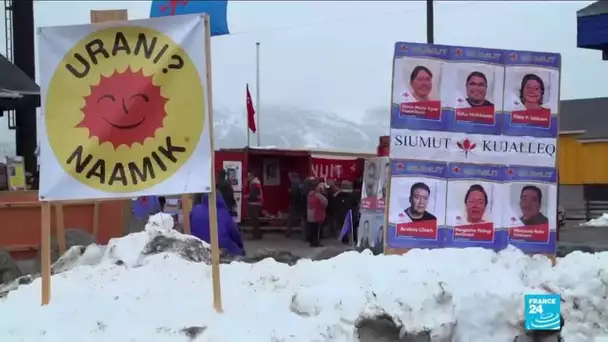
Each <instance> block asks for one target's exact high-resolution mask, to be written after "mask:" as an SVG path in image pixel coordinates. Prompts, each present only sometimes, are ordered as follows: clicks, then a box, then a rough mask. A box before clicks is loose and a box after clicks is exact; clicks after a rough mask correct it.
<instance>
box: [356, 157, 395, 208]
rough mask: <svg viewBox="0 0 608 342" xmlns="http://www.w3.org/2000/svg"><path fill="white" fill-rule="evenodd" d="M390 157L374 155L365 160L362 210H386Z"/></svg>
mask: <svg viewBox="0 0 608 342" xmlns="http://www.w3.org/2000/svg"><path fill="white" fill-rule="evenodd" d="M389 172H390V159H389V158H388V157H374V158H368V159H366V160H365V166H364V168H363V184H362V188H361V210H362V211H365V210H368V211H373V212H384V208H385V199H386V196H387V194H388V180H389V179H388V177H390V173H389Z"/></svg>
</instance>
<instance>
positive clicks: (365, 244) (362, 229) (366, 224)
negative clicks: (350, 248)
mask: <svg viewBox="0 0 608 342" xmlns="http://www.w3.org/2000/svg"><path fill="white" fill-rule="evenodd" d="M372 218H373V217H369V216H367V215H365V216H363V215H362V217H361V219H362V220H361V222H363V224H360V225H359V232H358V235H359V241H358V243H357V247H362V248H370V247H371V246H372V245H371V244H370V242H373V240H372V238H373V237H372V236H371V228H370V220H371V219H372Z"/></svg>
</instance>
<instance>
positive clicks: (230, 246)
mask: <svg viewBox="0 0 608 342" xmlns="http://www.w3.org/2000/svg"><path fill="white" fill-rule="evenodd" d="M216 199H217V222H218V226H217V230H218V242H219V245H220V249H222V250H224V251H226V252H227V253H228V254H231V255H245V248H244V247H243V239H242V238H241V233H240V231H239V229H238V228H237V226H236V223H235V222H234V219H233V218H232V215H230V212H229V211H228V206H227V205H226V202H224V199H223V198H222V195H221V194H219V193H218V194H217V196H216ZM190 230H191V232H192V235H194V236H196V237H197V238H199V239H201V240H203V241H205V242H207V243H211V233H210V227H209V195H208V194H203V195H202V196H201V198H200V202H199V203H196V205H195V206H194V208H192V211H191V212H190Z"/></svg>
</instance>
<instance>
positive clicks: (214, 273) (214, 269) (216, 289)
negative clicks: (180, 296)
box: [203, 14, 223, 313]
mask: <svg viewBox="0 0 608 342" xmlns="http://www.w3.org/2000/svg"><path fill="white" fill-rule="evenodd" d="M203 20H204V21H205V31H206V34H207V35H206V37H205V63H206V67H207V101H208V102H209V106H208V108H209V113H205V114H207V115H208V117H209V120H208V122H209V136H210V137H211V141H210V146H211V193H210V194H209V197H211V198H209V221H210V222H209V226H210V228H211V229H210V231H211V232H210V235H211V236H210V237H211V277H212V282H213V307H214V308H215V311H216V312H217V313H221V312H223V309H222V290H221V287H220V286H221V284H220V252H219V250H220V248H219V242H218V233H217V203H216V189H215V147H214V143H213V88H212V86H211V85H212V84H213V83H212V80H213V77H212V74H211V25H210V24H209V23H210V21H209V15H207V14H204V15H203Z"/></svg>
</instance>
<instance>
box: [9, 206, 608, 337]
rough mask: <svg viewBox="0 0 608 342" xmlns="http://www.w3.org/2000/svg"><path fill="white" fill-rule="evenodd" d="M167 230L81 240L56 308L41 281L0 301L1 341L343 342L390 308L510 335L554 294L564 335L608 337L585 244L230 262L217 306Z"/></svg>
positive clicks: (397, 316)
mask: <svg viewBox="0 0 608 342" xmlns="http://www.w3.org/2000/svg"><path fill="white" fill-rule="evenodd" d="M167 225H169V226H170V225H171V224H170V223H166V222H164V221H161V220H160V218H158V217H157V218H156V221H155V223H154V224H150V223H149V224H148V226H147V228H146V231H144V232H141V233H134V234H131V235H128V236H126V237H124V238H120V239H114V240H112V241H111V242H110V244H109V245H108V246H107V247H99V246H94V245H93V246H89V247H88V248H86V250H84V253H82V249H78V248H77V247H74V248H72V249H71V250H70V251H68V252H69V253H72V254H73V255H74V256H73V257H66V258H62V259H60V261H58V263H56V264H55V265H54V272H55V273H58V274H56V275H54V276H53V278H52V301H51V304H50V305H48V306H45V307H41V306H40V280H39V279H37V280H34V281H33V282H32V283H31V284H29V285H21V286H20V287H19V288H17V289H16V290H13V291H12V292H10V293H8V295H7V296H6V298H4V299H0V317H1V319H0V341H10V342H18V341H32V342H43V341H53V342H55V341H57V342H60V341H61V342H63V341H82V342H85V341H86V342H89V341H90V342H95V341H99V342H108V341H114V342H123V341H124V342H127V341H129V342H130V341H133V342H135V341H142V342H154V341H176V342H177V341H180V342H183V341H213V342H245V341H253V342H272V341H276V342H279V341H284V342H290V341H294V342H295V341H301V342H311V341H332V342H333V341H335V342H341V341H345V342H346V341H357V340H358V338H357V334H356V328H355V326H356V323H357V320H358V319H361V317H364V316H374V315H377V314H381V313H385V314H388V315H389V316H391V317H392V318H393V319H394V320H395V321H397V322H401V324H402V325H403V327H402V331H404V332H405V331H407V332H410V333H411V332H419V331H423V330H428V331H431V335H433V336H434V338H433V341H446V342H447V341H459V342H468V341H479V342H488V341H493V342H502V341H504V342H511V341H513V338H514V337H515V336H516V335H517V334H519V332H520V331H521V327H522V326H523V295H524V294H527V293H544V292H547V291H552V292H557V293H560V294H561V295H562V296H563V299H564V301H565V302H564V303H563V304H562V313H563V315H564V318H565V320H566V326H565V327H564V331H563V335H564V337H565V340H566V342H578V341H581V342H592V341H596V342H599V341H603V342H605V341H607V340H608V319H607V318H606V312H608V299H606V296H607V294H608V287H607V284H608V271H606V269H605V268H607V267H608V253H598V254H584V253H580V252H574V253H572V254H569V255H568V256H567V257H566V258H564V259H559V260H558V263H557V265H556V266H555V267H552V266H551V263H550V261H549V260H548V259H546V258H544V257H539V256H537V257H528V256H525V255H523V254H522V253H521V252H520V251H518V250H515V249H512V248H509V249H506V250H504V251H502V252H500V253H495V252H492V251H489V250H483V249H473V248H472V249H464V250H463V249H460V250H457V249H440V250H434V251H429V250H413V251H411V252H409V253H408V254H406V255H404V256H372V255H371V254H370V253H367V252H363V253H357V252H347V253H344V254H341V255H339V256H337V257H335V258H333V259H330V260H326V261H318V262H316V261H310V260H300V261H299V262H298V263H297V264H296V265H295V266H287V265H285V264H280V263H277V262H275V261H274V260H271V259H267V260H264V261H261V262H258V263H255V264H249V263H243V262H233V263H231V264H225V265H222V266H221V283H222V295H223V304H224V313H223V314H217V313H215V312H214V310H213V305H212V288H211V268H210V266H208V265H207V264H206V263H204V262H192V261H187V260H185V259H184V258H183V256H184V255H186V256H188V255H190V254H192V252H193V250H196V248H195V247H192V246H191V248H190V249H189V250H186V251H184V250H180V253H179V254H178V253H172V252H163V253H158V254H154V253H153V251H152V252H151V251H150V248H149V242H150V241H151V240H153V239H155V238H158V237H159V236H161V237H162V236H166V237H169V238H173V239H175V240H176V241H183V242H184V243H186V244H188V243H192V242H197V243H198V240H196V238H193V237H190V236H184V235H181V234H179V233H177V232H174V231H171V232H170V231H168V230H167ZM199 245H200V243H199ZM203 246H205V247H207V245H206V244H205V245H203ZM180 255H181V256H180ZM203 257H204V258H207V257H208V256H205V255H203ZM205 260H206V259H205ZM62 270H67V271H64V272H61V271H62ZM59 272H61V273H59ZM602 313H603V315H604V316H602ZM188 335H190V336H194V335H196V337H195V339H193V338H191V337H188Z"/></svg>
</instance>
